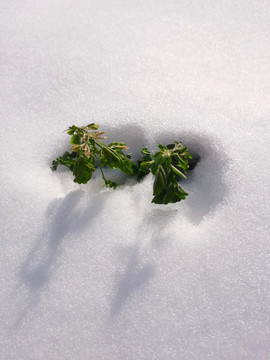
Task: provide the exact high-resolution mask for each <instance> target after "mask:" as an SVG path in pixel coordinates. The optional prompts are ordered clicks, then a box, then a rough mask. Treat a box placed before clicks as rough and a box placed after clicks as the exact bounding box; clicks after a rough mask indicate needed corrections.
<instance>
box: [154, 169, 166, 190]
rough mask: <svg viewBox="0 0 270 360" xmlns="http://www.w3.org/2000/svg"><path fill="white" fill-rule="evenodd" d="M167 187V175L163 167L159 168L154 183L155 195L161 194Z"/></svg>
mask: <svg viewBox="0 0 270 360" xmlns="http://www.w3.org/2000/svg"><path fill="white" fill-rule="evenodd" d="M165 187H166V173H165V171H164V168H163V166H162V165H159V166H158V169H157V173H156V176H155V181H154V195H158V194H159V193H161V191H162V190H163V189H165Z"/></svg>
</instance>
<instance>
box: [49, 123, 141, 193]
mask: <svg viewBox="0 0 270 360" xmlns="http://www.w3.org/2000/svg"><path fill="white" fill-rule="evenodd" d="M98 128H99V125H97V124H94V123H92V124H89V125H87V126H81V127H78V126H75V125H73V126H71V127H69V128H68V129H67V130H66V131H67V133H68V134H69V135H70V136H71V140H70V144H71V145H72V146H71V152H70V153H69V152H65V153H64V155H63V156H60V157H58V158H57V159H56V160H54V161H53V162H52V166H51V169H52V170H54V171H55V170H56V169H57V167H58V165H64V166H66V167H68V168H69V169H70V170H71V171H72V172H73V175H74V182H77V183H79V184H86V183H87V182H88V181H89V180H90V179H91V178H92V175H93V172H94V171H95V170H96V167H99V168H100V171H101V174H102V178H103V180H104V182H105V185H106V186H107V187H112V188H115V187H117V186H118V184H117V183H116V182H113V181H111V180H108V179H106V178H105V176H104V173H103V171H102V167H105V166H108V167H109V168H110V169H119V170H121V171H123V172H124V173H126V174H128V175H133V173H134V172H133V169H134V168H135V167H136V165H135V164H134V163H133V162H132V161H131V160H130V157H129V156H128V155H125V154H124V152H123V149H128V147H127V146H126V144H125V143H123V142H117V141H114V142H113V143H111V144H109V145H105V144H104V143H103V142H102V141H101V140H103V139H105V136H103V135H104V132H100V131H97V130H98Z"/></svg>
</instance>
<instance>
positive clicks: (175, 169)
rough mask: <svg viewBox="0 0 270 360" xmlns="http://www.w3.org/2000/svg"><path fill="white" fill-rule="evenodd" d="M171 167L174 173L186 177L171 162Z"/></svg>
mask: <svg viewBox="0 0 270 360" xmlns="http://www.w3.org/2000/svg"><path fill="white" fill-rule="evenodd" d="M171 168H172V170H173V172H174V173H175V174H176V175H178V176H181V177H182V178H184V179H186V176H185V175H184V174H183V173H182V172H181V171H180V170H178V169H177V168H176V167H175V166H173V165H172V164H171Z"/></svg>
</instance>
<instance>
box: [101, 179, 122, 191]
mask: <svg viewBox="0 0 270 360" xmlns="http://www.w3.org/2000/svg"><path fill="white" fill-rule="evenodd" d="M104 182H105V185H106V186H107V187H108V188H113V189H115V188H116V187H117V186H119V184H117V183H116V182H114V181H111V180H107V179H104Z"/></svg>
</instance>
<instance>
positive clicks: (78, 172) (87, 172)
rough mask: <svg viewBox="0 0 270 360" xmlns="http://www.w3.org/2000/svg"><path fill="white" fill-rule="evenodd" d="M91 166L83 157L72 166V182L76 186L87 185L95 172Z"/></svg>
mask: <svg viewBox="0 0 270 360" xmlns="http://www.w3.org/2000/svg"><path fill="white" fill-rule="evenodd" d="M95 170H96V169H95V167H94V165H93V164H91V163H90V162H88V159H87V158H86V157H85V156H80V157H79V158H78V159H77V161H76V162H75V164H74V168H73V174H74V176H75V179H74V182H77V183H78V184H87V183H88V181H89V180H90V179H91V177H92V173H93V172H94V171H95Z"/></svg>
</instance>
